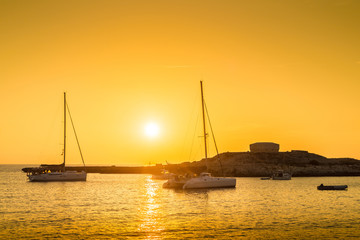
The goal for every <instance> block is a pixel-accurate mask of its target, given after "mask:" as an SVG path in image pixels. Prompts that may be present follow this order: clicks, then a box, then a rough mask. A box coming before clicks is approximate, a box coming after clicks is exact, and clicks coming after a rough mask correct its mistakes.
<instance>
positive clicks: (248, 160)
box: [164, 150, 360, 177]
mask: <svg viewBox="0 0 360 240" xmlns="http://www.w3.org/2000/svg"><path fill="white" fill-rule="evenodd" d="M206 165H207V167H206ZM164 167H165V168H166V169H168V170H169V171H171V172H174V173H178V174H184V173H197V174H198V173H200V172H202V171H206V169H208V171H209V172H211V173H212V174H213V175H214V176H227V177H267V176H271V175H272V173H273V172H274V171H276V170H284V171H287V172H289V173H291V174H292V176H293V177H309V176H319V177H320V176H360V161H359V160H357V159H353V158H326V157H323V156H320V155H317V154H314V153H309V152H307V151H295V150H294V151H290V152H273V153H269V152H256V153H255V152H225V153H221V154H219V155H217V156H214V157H212V158H208V160H207V161H205V159H202V160H201V161H195V162H191V163H190V162H185V163H181V164H171V165H166V166H164Z"/></svg>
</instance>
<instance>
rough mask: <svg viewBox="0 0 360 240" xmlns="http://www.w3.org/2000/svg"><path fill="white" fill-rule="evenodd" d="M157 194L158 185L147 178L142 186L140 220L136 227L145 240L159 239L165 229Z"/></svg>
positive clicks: (158, 190)
mask: <svg viewBox="0 0 360 240" xmlns="http://www.w3.org/2000/svg"><path fill="white" fill-rule="evenodd" d="M159 194H161V188H160V186H159V184H157V183H156V182H154V181H153V180H152V179H151V178H150V176H149V177H148V178H147V179H146V182H145V186H144V196H143V204H142V205H141V207H140V208H139V214H140V219H141V220H140V223H139V227H138V232H139V233H141V234H142V235H145V236H146V237H147V238H146V239H158V238H161V232H162V231H164V229H165V227H164V223H163V221H162V219H163V213H162V208H161V202H160V199H161V198H160V197H159Z"/></svg>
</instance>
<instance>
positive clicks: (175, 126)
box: [0, 0, 360, 165]
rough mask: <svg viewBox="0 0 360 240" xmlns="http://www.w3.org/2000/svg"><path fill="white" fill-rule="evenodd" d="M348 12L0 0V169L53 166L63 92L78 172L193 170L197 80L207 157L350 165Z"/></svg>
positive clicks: (355, 49) (288, 6)
mask: <svg viewBox="0 0 360 240" xmlns="http://www.w3.org/2000/svg"><path fill="white" fill-rule="evenodd" d="M359 12H360V2H358V1H351V0H349V1H346V0H323V1H321V0H318V1H310V0H309V1H307V0H299V1H287V0H284V1H278V0H274V1H268V0H246V1H245V0H244V1H242V0H234V1H231V0H226V1H220V0H218V1H216V0H213V1H211V0H203V1H202V0H196V1H186V0H185V1H177V0H175V1H167V0H164V1H157V0H154V1H141V0H132V1H127V0H122V1H91V0H86V1H85V0H83V1H79V0H73V1H64V0H62V1H57V0H54V1H45V0H44V1H38V0H23V1H18V0H2V1H0V95H1V103H0V104H1V105H0V107H1V110H2V114H1V118H0V126H1V127H0V146H1V148H0V149H1V151H0V163H14V164H15V163H24V164H40V163H60V162H61V156H60V154H61V149H62V146H61V142H62V136H61V134H62V129H61V127H62V96H63V95H62V93H63V91H67V93H68V101H69V107H70V109H71V111H72V116H73V119H74V121H75V125H76V130H77V133H78V136H79V139H80V143H81V146H82V151H83V154H84V157H85V161H86V163H88V164H114V165H143V164H148V163H149V162H151V163H165V161H168V162H170V163H177V162H183V161H193V160H199V159H200V158H201V157H202V156H203V150H202V147H201V144H202V143H201V138H199V136H200V135H201V128H200V127H199V124H200V123H198V124H197V128H195V126H196V119H197V116H198V115H199V111H200V86H199V85H200V84H199V81H200V80H201V79H203V80H204V87H205V89H204V90H205V98H206V101H207V106H208V109H209V112H210V116H211V121H212V124H213V128H214V131H215V136H216V139H217V144H218V146H219V150H220V152H226V151H248V150H249V144H250V143H253V142H257V141H273V142H277V143H279V144H280V150H281V151H289V150H292V149H299V150H308V151H309V152H313V153H318V154H321V155H324V156H326V157H353V158H357V159H360V152H359V150H358V149H360V141H359V138H360V126H359V124H360V109H359V102H360V94H359V90H360V78H359V77H360V44H359V43H360V30H359V29H360V15H359ZM148 122H155V123H157V124H158V125H159V128H160V133H159V135H158V136H157V137H154V138H148V137H146V136H145V134H144V126H145V125H146V123H148ZM195 129H197V130H195ZM69 135H70V133H69ZM193 139H194V140H193ZM192 143H193V144H192ZM68 146H69V159H68V162H69V163H70V164H80V163H81V160H80V158H79V157H78V155H77V153H76V151H75V150H76V149H75V144H74V142H73V140H72V139H71V137H69V143H68ZM73 148H74V149H73ZM214 154H215V153H214V148H213V147H212V146H210V156H212V155H214Z"/></svg>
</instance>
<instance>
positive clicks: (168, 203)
mask: <svg viewBox="0 0 360 240" xmlns="http://www.w3.org/2000/svg"><path fill="white" fill-rule="evenodd" d="M0 167H1V170H0V216H1V217H0V239H19V238H29V239H44V238H61V239H129V238H133V239H196V238H214V239H241V238H244V239H315V238H317V239H332V238H339V239H344V238H347V239H356V238H358V237H360V228H359V226H360V210H359V209H360V177H321V178H293V179H292V180H291V181H272V180H268V181H262V180H260V179H259V178H237V186H236V188H235V189H217V190H197V191H183V190H173V189H163V188H162V184H163V182H164V181H161V180H152V179H151V176H150V175H117V174H88V181H86V182H52V183H32V182H27V180H26V175H25V174H23V173H22V172H21V170H20V169H21V167H22V166H19V165H17V166H9V165H7V166H6V165H2V166H0ZM320 183H323V184H347V185H348V186H349V189H348V191H318V190H317V189H316V186H317V185H319V184H320Z"/></svg>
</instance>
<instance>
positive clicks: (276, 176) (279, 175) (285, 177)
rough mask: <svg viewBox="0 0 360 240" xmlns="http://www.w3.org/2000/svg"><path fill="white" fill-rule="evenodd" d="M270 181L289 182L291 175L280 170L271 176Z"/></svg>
mask: <svg viewBox="0 0 360 240" xmlns="http://www.w3.org/2000/svg"><path fill="white" fill-rule="evenodd" d="M271 178H272V180H291V174H290V173H288V172H284V171H282V170H279V171H276V172H275V173H274V174H273V175H272V177H271Z"/></svg>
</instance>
